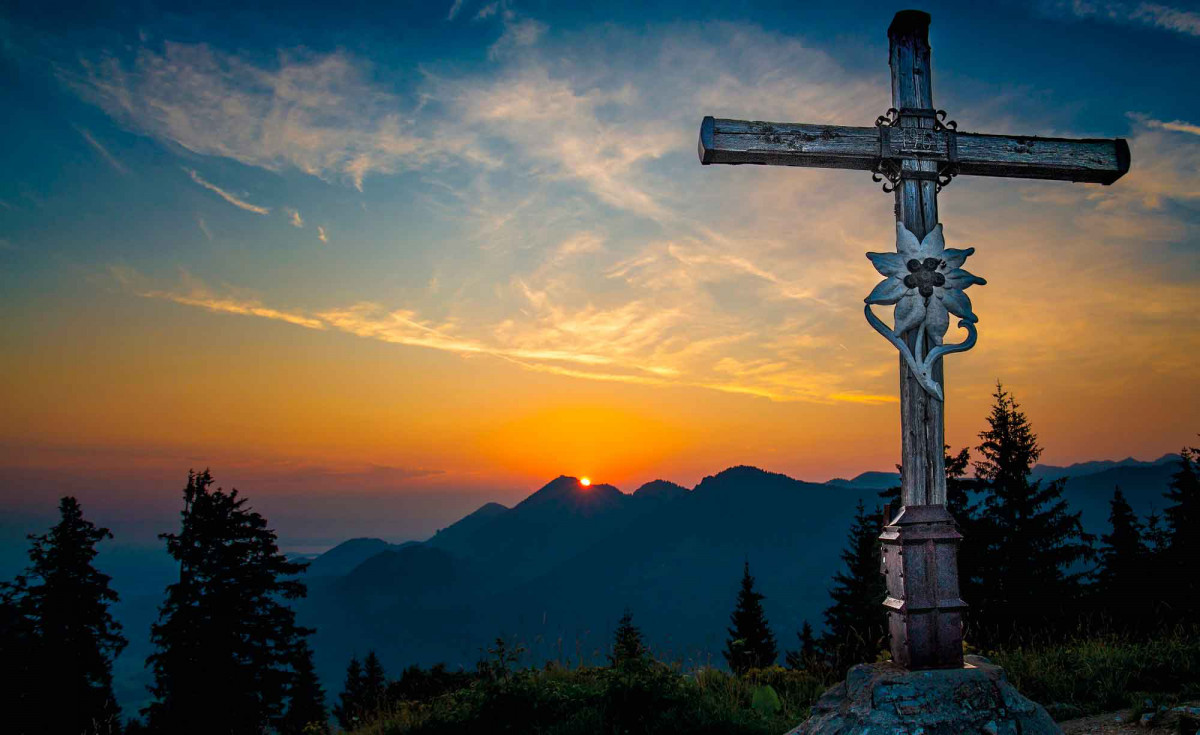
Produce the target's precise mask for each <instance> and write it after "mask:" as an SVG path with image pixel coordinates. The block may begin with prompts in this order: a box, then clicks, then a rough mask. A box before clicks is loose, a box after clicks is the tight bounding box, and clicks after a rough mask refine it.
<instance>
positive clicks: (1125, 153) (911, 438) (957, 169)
mask: <svg viewBox="0 0 1200 735" xmlns="http://www.w3.org/2000/svg"><path fill="white" fill-rule="evenodd" d="M929 23H930V16H929V15H928V14H927V13H924V12H921V11H919V10H903V11H900V12H899V13H897V14H896V16H895V18H894V19H893V20H892V24H891V26H890V27H889V28H888V40H889V52H888V64H889V66H890V67H891V77H892V108H891V109H889V110H888V111H887V113H886V114H885V115H882V116H880V117H879V119H877V120H876V123H875V125H874V126H872V127H845V126H837V125H812V124H796V123H770V122H758V121H743V120H726V119H714V118H712V117H706V118H704V121H703V123H702V124H701V128H700V142H699V155H700V161H701V163H703V164H705V165H708V164H714V163H724V164H734V165H738V164H760V165H770V166H807V167H815V168H844V169H855V170H862V171H871V172H872V175H873V178H874V179H875V180H876V181H877V182H883V190H884V191H885V192H891V193H893V195H894V197H895V202H896V203H895V214H896V222H897V250H898V251H899V254H898V255H897V254H896V253H887V254H883V253H868V257H869V258H871V260H872V262H873V263H874V264H875V266H876V268H877V269H879V270H880V272H881V273H883V274H884V275H886V276H888V278H886V279H885V280H884V282H883V283H881V284H880V285H879V286H878V287H876V289H875V291H873V292H872V293H871V296H868V297H867V306H866V316H867V320H868V322H869V323H870V324H871V325H872V326H873V327H874V328H875V329H876V331H878V332H879V333H880V334H882V335H883V336H884V337H885V338H887V339H888V340H889V341H890V342H892V344H893V345H894V346H895V347H896V348H897V349H898V350H899V352H900V428H901V457H902V461H901V485H902V498H901V502H902V506H901V508H900V511H899V513H898V514H897V515H896V516H895V518H893V519H892V521H891V523H890V524H889V525H888V526H887V527H886V528H885V529H884V532H883V534H882V535H881V536H880V541H881V542H882V544H883V554H882V564H883V572H884V574H885V576H886V578H887V589H888V596H887V598H886V600H885V601H884V607H885V608H886V610H887V615H888V629H889V633H890V637H891V652H892V659H893V660H894V661H896V662H897V663H899V664H900V665H902V666H905V667H907V668H909V669H928V668H956V667H961V666H962V665H963V658H962V615H963V612H964V611H965V609H966V607H967V605H966V603H965V602H964V601H963V600H962V599H961V597H960V596H959V585H958V563H957V557H958V545H959V543H960V541H961V539H962V536H961V535H960V534H959V532H958V529H957V527H956V524H955V522H954V519H953V517H952V516H951V515H950V513H949V512H948V511H947V510H946V468H945V460H944V457H945V455H944V447H945V440H944V431H945V408H944V388H943V385H944V373H943V366H942V362H943V360H942V357H943V356H944V355H946V354H948V353H951V352H960V351H963V350H966V349H970V348H971V347H972V346H973V345H974V344H975V339H976V330H975V326H974V323H975V322H976V321H977V318H976V317H975V315H974V314H973V313H972V312H971V306H970V300H969V299H968V298H967V297H966V295H965V294H964V293H962V291H963V289H966V288H967V287H969V286H970V285H972V284H983V283H985V281H983V279H981V278H977V277H975V276H973V275H971V274H970V273H967V272H966V271H963V270H962V269H961V268H960V266H961V265H962V263H963V261H965V260H966V257H967V256H968V255H970V254H971V253H972V252H974V251H973V249H968V250H950V249H946V248H945V243H944V240H943V237H942V232H941V226H940V225H939V223H938V204H937V194H938V192H939V191H940V190H941V189H942V187H944V186H946V185H948V184H949V183H950V181H951V180H952V179H953V178H955V177H956V176H959V175H975V176H1000V177H1016V178H1031V179H1053V180H1059V181H1075V182H1090V183H1099V184H1111V183H1113V182H1114V181H1116V180H1117V179H1119V178H1120V177H1121V176H1122V175H1124V174H1125V172H1127V171H1128V170H1129V146H1128V144H1127V143H1126V142H1125V141H1124V140H1122V139H1120V138H1117V139H1101V140H1096V139H1067V138H1043V137H1037V136H1009V135H986V134H979V133H966V132H959V131H958V130H957V125H956V124H955V123H954V122H952V121H946V120H945V117H946V113H945V112H943V111H941V110H937V109H935V108H934V105H933V92H932V84H931V79H930V76H931V68H930V60H929V57H930V47H929ZM872 304H876V305H890V304H896V322H895V327H894V328H889V327H887V326H886V325H885V324H884V323H883V322H882V321H880V320H879V319H878V317H876V316H875V315H874V313H873V312H872V311H871V305H872ZM947 311H948V312H949V313H952V314H954V315H956V316H958V317H960V318H961V321H959V322H958V325H959V327H961V328H964V329H966V330H967V333H968V336H967V338H966V339H965V340H964V341H963V342H961V343H958V344H953V345H946V344H943V341H942V335H943V334H944V333H945V331H946V328H947V326H948V317H947Z"/></svg>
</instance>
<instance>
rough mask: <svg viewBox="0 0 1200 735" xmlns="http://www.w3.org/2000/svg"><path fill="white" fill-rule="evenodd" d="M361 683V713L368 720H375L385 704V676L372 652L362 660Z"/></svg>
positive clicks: (381, 665)
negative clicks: (363, 713) (362, 712)
mask: <svg viewBox="0 0 1200 735" xmlns="http://www.w3.org/2000/svg"><path fill="white" fill-rule="evenodd" d="M362 682H363V711H364V712H365V714H366V717H367V718H368V719H375V718H376V717H378V716H379V714H380V713H381V712H383V710H384V707H385V705H386V703H387V674H385V673H384V671H383V664H382V663H380V661H379V657H378V656H376V655H375V652H374V651H368V652H367V657H366V659H364V660H363V676H362Z"/></svg>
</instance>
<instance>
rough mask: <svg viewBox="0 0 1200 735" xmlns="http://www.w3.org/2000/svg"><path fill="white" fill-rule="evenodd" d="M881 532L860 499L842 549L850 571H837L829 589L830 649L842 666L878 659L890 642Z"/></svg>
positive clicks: (828, 645) (828, 647)
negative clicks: (886, 613)
mask: <svg viewBox="0 0 1200 735" xmlns="http://www.w3.org/2000/svg"><path fill="white" fill-rule="evenodd" d="M879 533H880V524H879V523H878V521H877V519H876V518H873V517H871V516H868V515H867V512H866V507H865V506H864V505H863V502H862V501H861V500H860V501H858V508H857V510H856V512H855V515H854V522H853V524H852V525H851V527H850V533H849V535H848V537H847V546H846V549H845V550H844V551H842V561H843V562H844V563H845V564H846V571H845V572H838V573H837V574H835V575H834V577H833V589H831V590H830V591H829V596H830V597H831V598H833V605H831V606H830V607H829V608H828V609H826V610H825V624H826V626H827V627H828V628H829V633H828V635H827V637H826V640H827V645H826V650H828V651H830V652H831V653H832V655H833V658H834V659H835V662H836V665H837V667H838V668H839V669H844V668H847V667H849V666H852V665H854V664H857V663H862V662H864V661H865V662H872V661H874V660H875V657H876V654H877V652H878V651H879V649H880V648H882V647H884V646H885V645H886V641H885V640H884V635H885V623H886V615H885V613H884V609H883V600H884V598H885V597H886V596H887V585H886V582H885V580H884V578H883V575H882V574H880V553H881V552H880V544H879Z"/></svg>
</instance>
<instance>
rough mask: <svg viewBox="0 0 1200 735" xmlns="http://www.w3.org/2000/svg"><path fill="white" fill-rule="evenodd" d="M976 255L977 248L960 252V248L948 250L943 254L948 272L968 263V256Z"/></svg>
mask: <svg viewBox="0 0 1200 735" xmlns="http://www.w3.org/2000/svg"><path fill="white" fill-rule="evenodd" d="M974 254H975V248H967V249H966V250H959V249H958V248H946V249H945V250H944V251H943V252H942V260H944V261H946V269H947V270H953V269H955V268H958V267H959V266H961V265H962V264H963V263H965V262H967V256H968V255H974Z"/></svg>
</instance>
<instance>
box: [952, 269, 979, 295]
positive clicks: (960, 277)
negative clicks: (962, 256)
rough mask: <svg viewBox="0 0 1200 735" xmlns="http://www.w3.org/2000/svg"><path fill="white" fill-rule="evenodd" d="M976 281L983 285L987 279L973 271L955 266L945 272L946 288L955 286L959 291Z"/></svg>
mask: <svg viewBox="0 0 1200 735" xmlns="http://www.w3.org/2000/svg"><path fill="white" fill-rule="evenodd" d="M976 283H978V284H979V285H980V286H984V285H986V284H987V281H985V280H984V279H982V278H980V277H979V276H977V275H975V274H973V273H968V272H967V271H965V270H963V269H962V268H955V269H954V270H952V271H950V272H949V273H947V274H946V287H947V288H957V289H958V290H960V291H961V290H963V289H966V288H970V287H971V286H972V285H973V284H976Z"/></svg>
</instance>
